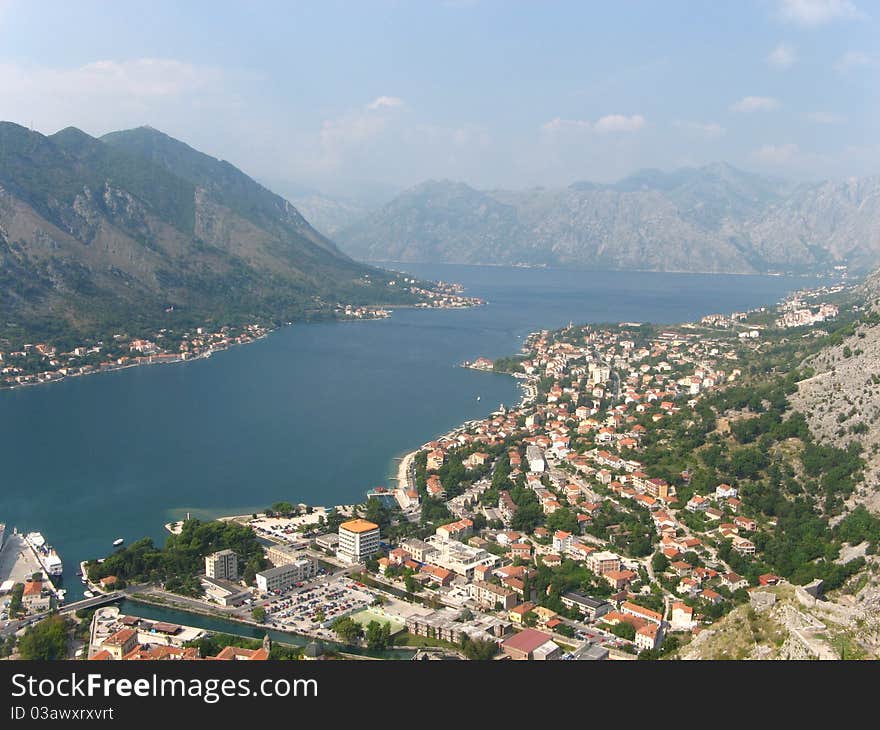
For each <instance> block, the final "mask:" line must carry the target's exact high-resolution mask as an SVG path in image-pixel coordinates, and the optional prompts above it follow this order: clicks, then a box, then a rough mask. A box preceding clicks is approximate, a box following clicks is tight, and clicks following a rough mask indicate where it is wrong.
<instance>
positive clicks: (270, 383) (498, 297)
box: [0, 265, 805, 596]
mask: <svg viewBox="0 0 880 730" xmlns="http://www.w3.org/2000/svg"><path fill="white" fill-rule="evenodd" d="M399 268H405V269H406V270H408V271H410V272H412V273H414V274H416V275H419V276H423V277H427V278H443V279H446V280H451V281H460V282H462V283H464V284H465V285H466V287H467V289H468V293H471V294H475V295H479V296H482V297H484V298H486V299H487V300H488V301H489V304H488V305H487V306H485V307H481V308H478V309H471V310H460V311H453V310H448V311H440V310H398V311H396V312H395V313H394V315H393V316H392V317H391V318H390V319H387V320H379V321H372V322H359V323H326V324H314V325H294V326H292V327H288V328H284V329H282V330H280V331H278V332H276V333H274V334H273V335H271V336H270V337H268V338H266V339H264V340H262V341H260V342H257V343H255V344H252V345H248V346H245V347H238V348H234V349H231V350H228V351H226V352H221V353H218V354H216V355H215V356H213V357H211V358H210V359H207V360H199V361H195V362H189V363H179V364H172V365H156V366H149V367H141V368H132V369H128V370H124V371H119V372H115V373H106V374H101V375H94V376H88V377H82V378H74V379H70V380H67V381H62V382H59V383H54V384H50V385H44V386H37V387H31V388H22V389H18V390H14V391H5V392H0V468H2V484H0V521H5V522H6V523H7V525H9V526H10V528H11V526H13V525H15V526H17V527H18V528H19V529H20V530H40V531H42V532H43V533H44V534H45V536H46V538H47V540H49V541H50V542H51V543H52V544H54V545H55V546H56V547H57V548H58V550H59V551H60V553H61V556H62V558H63V559H64V563H65V576H66V579H67V580H66V585H67V587H68V588H71V589H73V590H72V592H71V596H74V595H76V594H78V593H79V590H80V583H79V581H78V580H77V579H76V578H75V576H74V574H75V572H76V570H77V568H78V563H79V561H81V560H83V559H86V558H92V557H96V556H100V555H105V554H107V553H108V552H109V551H111V550H112V547H111V543H112V541H113V540H114V539H115V538H117V537H124V538H125V539H126V540H127V541H132V540H135V539H137V538H139V537H142V536H144V535H150V536H152V537H154V538H156V539H157V540H163V539H164V536H165V533H164V530H163V527H162V525H163V524H164V523H165V522H168V521H169V520H172V519H178V518H180V517H181V516H182V515H183V514H184V513H186V512H187V511H189V512H192V513H193V515H195V516H203V517H208V516H217V515H220V514H232V513H239V514H240V513H249V512H252V511H255V510H261V509H264V508H265V507H267V506H268V505H270V504H271V503H272V502H275V501H278V500H289V501H292V502H307V503H312V504H324V505H331V504H340V503H351V502H353V501H359V500H361V499H363V496H364V493H365V492H366V491H367V490H368V489H370V488H371V487H375V486H378V485H381V484H388V483H389V482H388V480H387V477H388V475H389V472H390V471H391V469H392V468H393V463H392V459H393V458H394V457H395V456H398V455H400V454H402V453H404V452H406V451H408V450H410V449H412V448H414V447H416V446H419V445H420V444H422V443H424V442H425V441H428V440H430V439H431V438H433V437H434V436H437V435H439V434H441V433H443V432H445V431H447V430H449V429H450V428H452V427H453V426H456V425H458V424H459V423H461V422H462V421H464V420H468V419H472V418H478V417H483V416H485V415H487V414H488V413H489V412H490V411H491V410H494V409H495V408H497V407H498V404H499V403H501V402H504V403H506V404H508V405H509V404H513V403H515V402H516V401H517V400H518V398H519V389H518V386H517V384H516V382H515V381H514V380H513V379H512V378H508V377H505V376H500V375H493V374H487V373H479V372H475V371H471V370H465V369H463V368H459V367H456V365H457V364H459V363H460V362H461V361H463V360H465V359H473V358H475V357H477V356H480V355H483V356H486V357H498V356H500V355H504V354H513V353H515V352H516V351H518V350H519V348H520V346H521V342H522V337H524V336H525V335H527V334H528V333H529V332H530V331H533V330H535V329H541V328H553V327H558V326H561V325H564V324H566V323H568V322H569V321H570V320H574V321H575V322H587V321H593V322H596V321H612V320H617V321H622V320H637V321H643V320H644V321H648V320H650V321H654V322H676V321H681V320H686V319H693V318H695V317H698V316H701V315H703V314H707V313H710V312H727V311H731V310H736V309H743V308H747V307H749V306H756V305H759V304H762V303H773V302H775V301H777V300H778V299H779V298H780V297H781V296H783V295H784V293H785V292H787V291H789V290H791V289H794V288H800V287H802V286H804V285H805V281H804V280H803V279H786V278H782V277H754V276H750V277H746V276H710V275H706V276H703V275H684V274H648V273H635V274H623V273H598V272H571V271H550V270H541V269H514V268H493V267H468V266H451V265H445V266H444V265H437V266H424V265H406V266H404V265H401V266H400V267H399ZM477 395H480V396H481V399H480V400H479V401H477V400H476V397H477Z"/></svg>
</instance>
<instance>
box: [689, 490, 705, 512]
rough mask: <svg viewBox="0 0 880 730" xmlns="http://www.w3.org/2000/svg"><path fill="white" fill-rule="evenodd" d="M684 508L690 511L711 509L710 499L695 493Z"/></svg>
mask: <svg viewBox="0 0 880 730" xmlns="http://www.w3.org/2000/svg"><path fill="white" fill-rule="evenodd" d="M684 508H685V509H686V510H687V511H688V512H705V511H706V510H707V509H709V500H708V499H706V498H705V497H701V496H700V495H699V494H695V495H694V496H693V497H691V498H690V499H689V500H688V502H687V504H686V505H685V506H684Z"/></svg>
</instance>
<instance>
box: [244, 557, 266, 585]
mask: <svg viewBox="0 0 880 730" xmlns="http://www.w3.org/2000/svg"><path fill="white" fill-rule="evenodd" d="M262 569H263V560H261V559H260V558H257V557H253V558H251V559H250V560H248V561H247V564H246V565H245V566H244V573H243V574H242V576H241V579H242V580H243V581H244V582H245V585H249V586H251V585H253V584H254V583H255V582H256V580H257V573H259V572H260V571H261V570H262Z"/></svg>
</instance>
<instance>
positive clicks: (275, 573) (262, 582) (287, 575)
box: [257, 557, 317, 593]
mask: <svg viewBox="0 0 880 730" xmlns="http://www.w3.org/2000/svg"><path fill="white" fill-rule="evenodd" d="M316 573H317V563H316V562H315V561H314V560H311V559H310V558H306V557H303V558H300V559H299V560H295V561H293V562H292V563H287V564H286V565H279V566H277V567H275V568H269V569H268V570H261V571H260V572H259V573H257V588H258V589H259V590H260V592H261V593H268V592H269V591H283V590H285V589H287V588H290V586H292V585H293V584H294V583H298V582H299V581H303V580H308V579H309V578H313V577H314V576H315V574H316Z"/></svg>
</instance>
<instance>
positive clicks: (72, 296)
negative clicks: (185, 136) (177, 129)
mask: <svg viewBox="0 0 880 730" xmlns="http://www.w3.org/2000/svg"><path fill="white" fill-rule="evenodd" d="M393 278H394V275H393V274H391V273H390V272H384V271H381V270H379V269H376V268H373V267H370V266H367V265H365V264H361V263H358V262H356V261H354V260H352V259H351V258H350V257H348V256H347V255H345V254H343V253H342V252H341V251H339V250H338V249H337V248H336V246H335V244H333V243H332V242H331V241H330V240H329V239H327V238H326V237H324V236H322V235H321V234H320V233H318V232H317V231H316V230H314V229H313V228H312V227H311V226H310V225H309V223H308V222H307V221H306V220H305V218H303V217H302V215H301V214H300V213H299V211H297V210H296V208H295V207H294V206H293V205H291V204H290V203H289V202H288V201H286V200H284V199H283V198H281V197H280V196H277V195H275V194H274V193H272V192H271V191H269V190H268V189H266V188H264V187H263V186H261V185H260V184H259V183H257V182H255V181H254V180H252V179H251V178H250V177H248V176H247V175H246V174H245V173H243V172H242V171H240V170H238V169H237V168H235V167H234V166H232V165H231V164H230V163H228V162H223V161H221V160H217V159H215V158H212V157H210V156H208V155H204V154H203V153H201V152H199V151H197V150H195V149H193V148H192V147H190V146H189V145H186V144H185V143H183V142H180V141H178V140H175V139H173V138H172V137H169V136H168V135H165V134H163V133H161V132H158V131H157V130H153V129H151V128H150V129H148V128H138V129H136V130H126V131H122V132H117V133H113V134H111V135H110V136H109V141H105V140H102V139H98V138H95V137H91V136H90V135H88V134H86V133H85V132H82V131H81V130H78V129H75V128H73V127H68V128H65V129H63V130H61V131H59V132H56V133H55V134H53V135H48V136H47V135H42V134H40V133H38V132H33V131H31V130H28V129H26V128H25V127H22V126H20V125H17V124H14V123H12V122H0V285H2V287H3V288H2V291H0V307H2V312H3V315H4V316H3V317H2V320H3V321H0V337H5V338H6V339H7V340H8V341H12V340H15V341H17V340H19V339H21V338H22V337H28V338H36V337H43V338H45V339H51V338H53V337H54V338H61V339H65V338H68V339H69V338H70V337H73V336H81V335H83V334H90V335H94V334H101V333H104V334H106V333H107V332H108V331H112V330H114V329H117V328H131V329H139V328H140V329H144V328H146V329H149V328H153V329H158V328H160V327H163V326H171V325H172V324H173V325H183V324H186V325H187V326H189V325H192V324H196V323H202V322H204V321H206V320H207V321H213V322H221V323H242V322H245V321H256V320H261V321H267V322H268V321H272V322H280V321H289V320H291V319H296V318H300V317H303V316H313V315H314V314H316V313H318V312H326V311H327V310H328V309H329V308H331V307H332V305H333V303H334V302H336V301H345V302H346V303H352V304H366V303H377V302H386V303H387V302H392V301H397V300H406V299H407V296H406V295H405V294H404V293H403V292H399V291H398V290H399V287H397V288H394V287H389V282H390V281H392V280H393ZM407 301H408V300H407ZM10 338H11V339H10Z"/></svg>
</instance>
